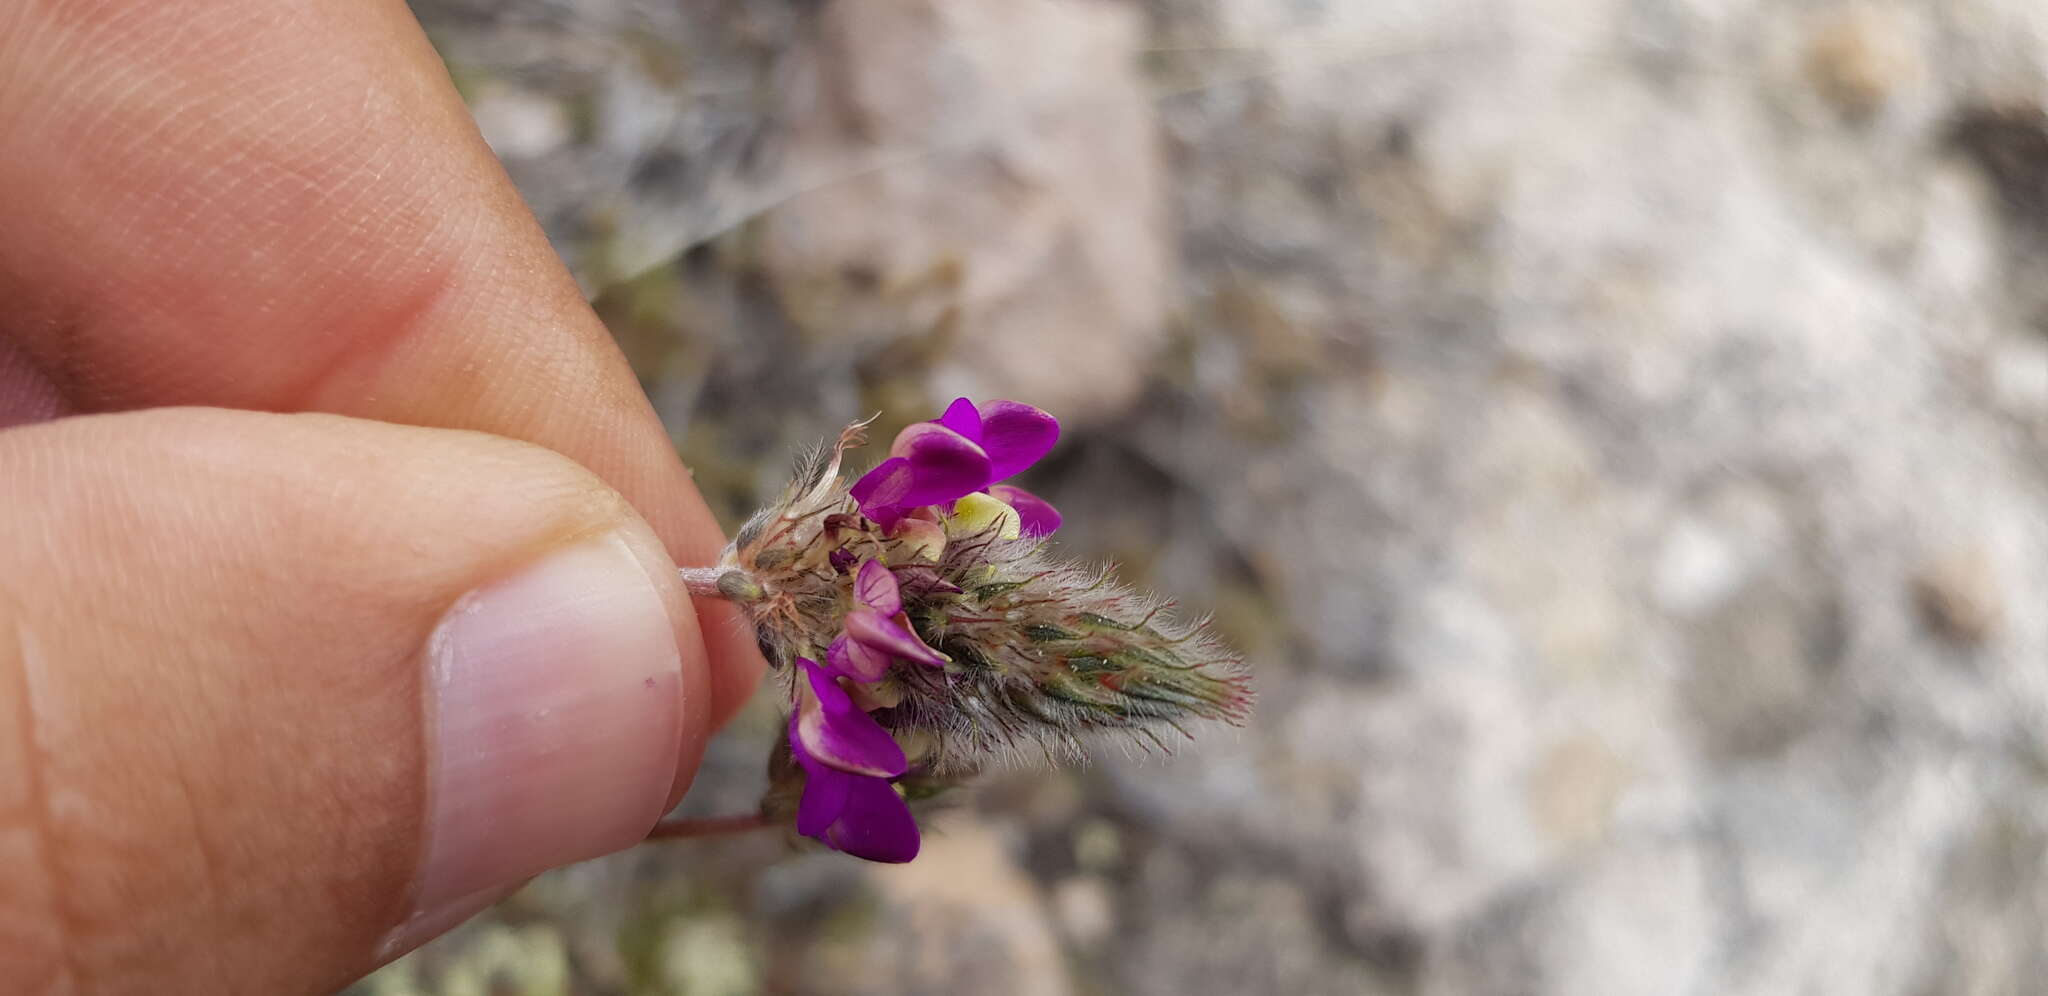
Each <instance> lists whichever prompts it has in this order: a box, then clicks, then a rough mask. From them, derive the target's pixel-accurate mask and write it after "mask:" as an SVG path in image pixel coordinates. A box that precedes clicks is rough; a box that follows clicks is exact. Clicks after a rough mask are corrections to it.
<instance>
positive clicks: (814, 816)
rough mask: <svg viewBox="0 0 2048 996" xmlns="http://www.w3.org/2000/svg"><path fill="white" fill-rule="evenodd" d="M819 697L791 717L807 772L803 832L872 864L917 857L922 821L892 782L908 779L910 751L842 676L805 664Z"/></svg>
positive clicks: (795, 749)
mask: <svg viewBox="0 0 2048 996" xmlns="http://www.w3.org/2000/svg"><path fill="white" fill-rule="evenodd" d="M797 664H798V666H800V667H802V668H803V670H804V675H805V677H806V678H807V679H808V682H809V687H810V691H811V694H810V695H809V696H808V697H803V696H802V695H801V693H799V697H800V698H802V704H800V705H799V706H798V707H797V709H796V711H795V712H794V713H793V714H791V716H790V717H789V747H790V751H791V753H793V754H795V755H796V761H797V764H798V765H799V766H801V767H802V768H803V770H804V792H803V798H802V799H801V800H800V801H799V802H798V803H797V813H796V829H797V832H798V833H800V834H803V835H804V836H806V837H811V838H814V839H816V840H818V841H819V842H820V843H823V844H824V845H825V846H827V847H831V848H833V849H835V850H840V851H845V852H846V853H848V854H851V855H853V856H855V857H859V858H866V859H868V860H869V861H887V862H896V863H900V862H904V861H909V860H910V859H912V858H914V857H917V851H918V845H919V836H918V831H917V821H916V820H915V819H913V818H912V817H911V815H910V806H909V805H908V804H906V803H905V802H904V801H903V797H902V796H900V795H898V794H896V789H895V788H894V787H893V786H891V785H890V784H889V779H890V778H893V777H895V776H898V775H901V774H903V772H904V770H905V769H906V767H907V763H906V761H905V760H904V757H903V749H902V748H901V747H898V746H897V745H896V741H895V740H894V739H893V738H891V737H890V736H889V732H888V731H887V730H884V729H882V726H881V724H879V723H877V722H875V720H874V717H872V716H869V715H868V714H867V713H865V712H862V711H861V710H860V709H859V708H858V707H857V706H855V705H854V704H853V700H852V698H851V697H849V696H848V695H847V694H846V691H845V689H842V688H840V687H839V680H838V677H837V675H836V674H835V673H834V672H832V671H830V670H827V669H825V668H822V667H819V666H818V664H817V662H815V661H811V660H805V659H801V658H799V659H798V661H797Z"/></svg>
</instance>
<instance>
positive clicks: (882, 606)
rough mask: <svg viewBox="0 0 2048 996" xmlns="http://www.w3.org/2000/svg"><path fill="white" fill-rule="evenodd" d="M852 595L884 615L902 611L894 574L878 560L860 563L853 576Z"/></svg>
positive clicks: (901, 596)
mask: <svg viewBox="0 0 2048 996" xmlns="http://www.w3.org/2000/svg"><path fill="white" fill-rule="evenodd" d="M853 597H855V598H857V599H859V600H860V603H861V604H862V605H865V606H867V607H868V608H870V609H873V610H875V611H876V612H879V613H881V614H882V615H885V616H893V615H895V614H896V613H898V612H901V611H903V595H902V592H901V591H900V590H898V588H897V587H896V575H894V574H891V573H890V572H889V568H887V567H885V566H883V565H882V562H881V561H879V560H870V561H868V562H867V563H865V564H862V565H860V573H859V574H857V575H855V576H854V578H853Z"/></svg>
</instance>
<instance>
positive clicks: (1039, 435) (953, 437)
mask: <svg viewBox="0 0 2048 996" xmlns="http://www.w3.org/2000/svg"><path fill="white" fill-rule="evenodd" d="M1059 438H1060V423H1059V420H1058V419H1055V418H1053V417H1052V416H1051V415H1049V414H1047V413H1046V412H1045V411H1044V410H1043V409H1039V408H1034V407H1032V406H1031V405H1027V404H1022V403H1020V402H1016V401H991V402H989V403H988V407H987V408H986V409H985V410H984V409H978V408H976V407H975V406H974V402H972V401H969V400H967V399H966V398H959V399H957V400H955V401H954V402H953V403H952V404H951V405H950V406H948V407H947V408H946V413H945V414H944V415H941V416H939V418H938V419H937V420H935V421H931V422H919V423H917V424H916V425H912V426H910V427H908V428H906V429H904V430H903V431H902V432H900V433H897V435H896V441H895V442H894V443H893V444H891V445H890V447H889V459H887V460H884V461H882V462H881V464H880V465H879V466H877V467H876V468H875V469H873V470H871V471H868V472H867V474H866V475H865V476H863V477H862V478H861V479H860V480H859V481H856V482H854V485H853V488H852V489H851V492H850V493H851V494H852V495H853V498H854V500H855V501H858V502H859V503H860V511H861V514H862V515H865V516H867V517H868V518H870V519H873V520H875V522H877V523H879V524H880V525H881V526H882V528H884V529H887V528H889V527H891V526H893V525H895V524H896V522H897V520H899V519H901V518H902V517H903V516H904V515H905V514H906V513H907V512H908V511H909V510H910V509H913V508H918V507H921V506H925V505H937V504H941V503H943V502H950V501H953V500H954V499H957V498H961V497H963V496H966V495H970V494H973V493H974V492H976V491H984V490H987V489H988V487H989V485H991V484H994V483H995V482H997V481H1000V480H1002V479H1004V478H1006V477H1009V476H1011V475H1013V474H1016V473H1018V472H1020V471H1022V470H1024V469H1025V468H1026V467H1029V466H1031V465H1032V464H1034V463H1037V462H1038V459H1039V458H1040V457H1042V456H1044V455H1045V454H1046V453H1048V452H1050V451H1051V450H1052V446H1053V444H1054V443H1055V442H1058V441H1059ZM1032 500H1033V501H1035V502H1037V504H1038V505H1041V506H1043V507H1044V508H1045V509H1046V510H1048V511H1049V510H1050V509H1051V508H1052V506H1050V505H1046V504H1045V502H1043V501H1041V500H1038V499H1036V498H1034V499H1032ZM1019 511H1020V512H1021V511H1022V510H1021V509H1020V510H1019ZM1053 518H1054V520H1055V524H1057V521H1056V520H1057V518H1058V515H1057V513H1055V514H1054V516H1053ZM1040 521H1041V522H1043V521H1044V520H1043V519H1042V518H1041V519H1040Z"/></svg>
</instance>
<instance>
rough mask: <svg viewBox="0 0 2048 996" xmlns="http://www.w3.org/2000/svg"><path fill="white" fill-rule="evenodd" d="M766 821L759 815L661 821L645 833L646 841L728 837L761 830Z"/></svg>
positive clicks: (745, 814)
mask: <svg viewBox="0 0 2048 996" xmlns="http://www.w3.org/2000/svg"><path fill="white" fill-rule="evenodd" d="M767 827H768V820H767V818H766V817H764V816H762V815H761V814H760V813H737V814H734V815H732V816H707V817H703V818H699V819H674V820H663V821H661V822H660V823H656V824H655V825H654V829H653V830H650V831H648V832H647V839H648V840H689V839H691V838H694V837H730V836H733V835H734V834H742V833H747V832H750V831H754V830H763V829H766V828H767Z"/></svg>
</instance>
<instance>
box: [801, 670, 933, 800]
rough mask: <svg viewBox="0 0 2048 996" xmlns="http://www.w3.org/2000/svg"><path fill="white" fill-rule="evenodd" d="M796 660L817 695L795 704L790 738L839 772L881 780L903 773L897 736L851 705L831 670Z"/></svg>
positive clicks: (849, 699) (903, 762)
mask: <svg viewBox="0 0 2048 996" xmlns="http://www.w3.org/2000/svg"><path fill="white" fill-rule="evenodd" d="M797 663H798V664H800V665H801V666H802V667H803V669H804V673H805V674H806V675H808V676H809V678H810V682H811V692H812V694H814V695H815V696H816V698H815V699H814V700H812V701H808V702H805V703H804V704H803V705H801V706H799V707H798V708H797V711H796V722H795V723H794V724H792V725H791V727H790V734H791V737H790V739H791V742H793V743H796V744H799V745H801V746H802V748H803V752H804V753H805V754H807V755H809V756H810V757H811V758H813V759H814V760H817V761H819V762H821V763H824V764H828V765H831V766H832V767H834V768H838V769H840V770H841V771H851V772H853V773H855V774H862V775H875V776H877V777H883V778H887V777H892V776H895V775H900V774H902V773H903V772H904V770H905V769H906V768H907V767H908V766H909V764H908V762H907V761H906V760H905V759H904V757H903V748H902V747H900V746H898V745H897V743H896V738H894V737H892V736H890V735H889V731H888V730H885V729H882V724H880V723H877V722H875V717H873V716H870V715H868V714H867V713H866V712H864V711H862V710H861V708H860V707H859V706H856V705H854V704H853V699H852V698H850V697H849V696H848V695H847V694H846V690H845V689H843V688H840V687H839V682H838V681H837V680H836V679H834V678H833V676H832V674H831V672H829V671H826V670H825V669H824V668H821V667H819V666H818V665H817V664H815V663H813V662H811V661H808V660H802V659H799V660H798V662H797Z"/></svg>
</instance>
